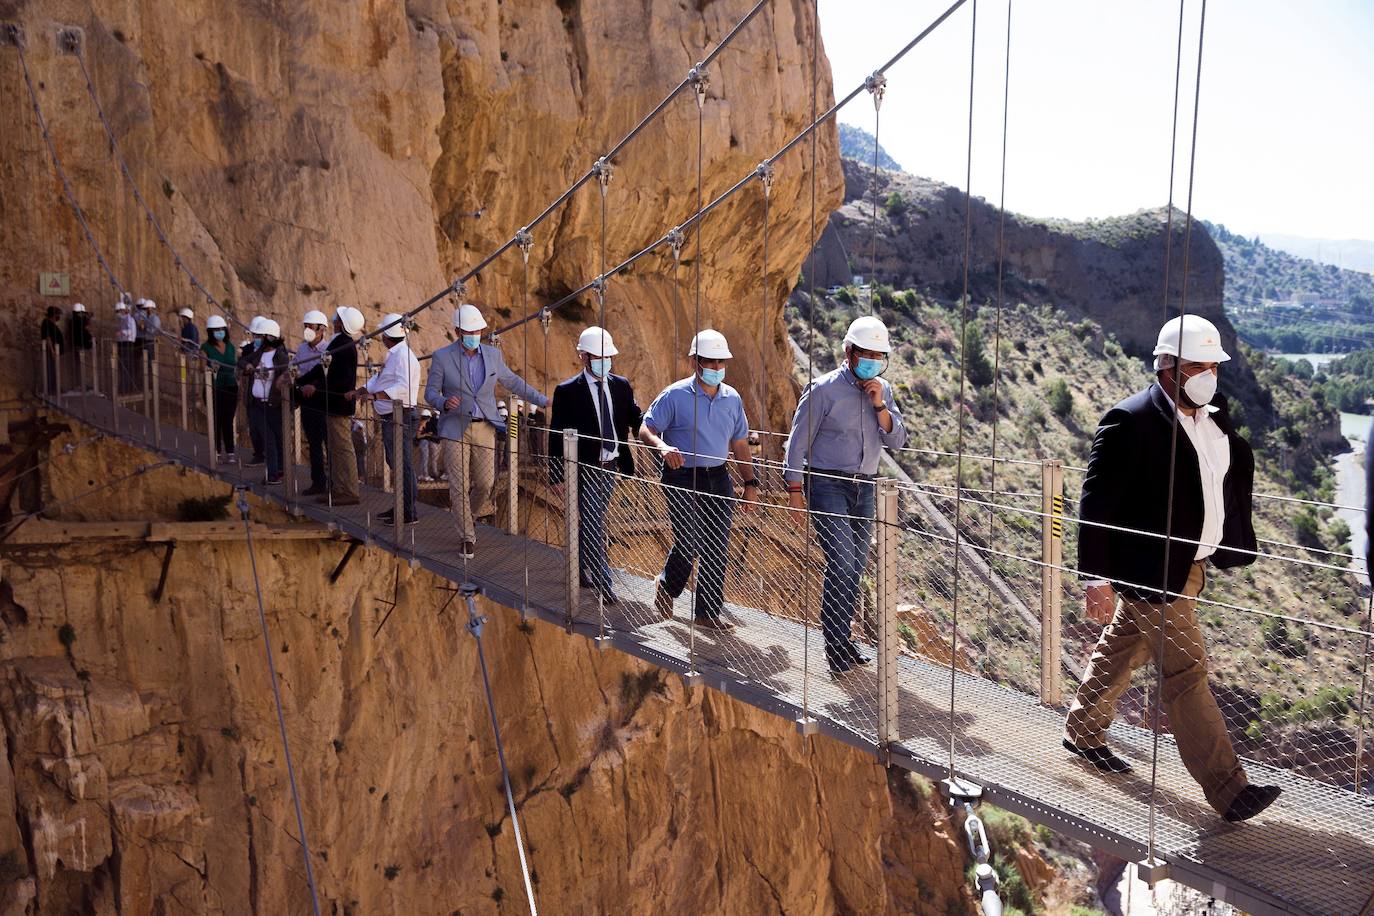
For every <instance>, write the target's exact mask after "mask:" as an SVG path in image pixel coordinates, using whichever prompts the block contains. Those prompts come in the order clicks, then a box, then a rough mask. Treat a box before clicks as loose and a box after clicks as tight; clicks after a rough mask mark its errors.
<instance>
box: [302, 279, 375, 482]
mask: <svg viewBox="0 0 1374 916" xmlns="http://www.w3.org/2000/svg"><path fill="white" fill-rule="evenodd" d="M363 322H364V319H363V313H362V312H360V311H359V310H358V309H355V308H353V307H352V306H349V305H341V306H339V307H338V308H337V309H336V310H335V311H334V336H333V337H331V338H330V339H329V344H328V345H327V346H326V347H325V348H324V355H323V356H321V357H320V361H319V362H317V363H315V364H314V365H313V366H312V367H311V368H310V369H309V370H308V371H307V372H306V373H305V374H304V375H302V376H301V377H300V378H298V379H297V380H296V386H297V388H298V389H299V390H300V394H301V397H302V398H304V399H306V400H310V399H312V398H314V397H315V396H316V394H317V393H318V392H323V393H324V412H325V426H326V432H327V436H328V447H327V451H326V454H327V457H328V462H329V467H328V474H327V476H328V477H329V492H328V493H326V494H324V495H323V496H319V497H316V498H317V500H318V501H319V502H327V503H330V504H331V505H335V506H356V505H357V504H358V502H359V501H360V499H361V494H360V492H359V489H360V487H359V480H358V463H357V457H356V455H355V454H354V450H353V401H352V400H350V399H349V398H348V394H349V392H351V391H353V389H355V388H357V387H358V336H359V335H360V334H362V332H363Z"/></svg>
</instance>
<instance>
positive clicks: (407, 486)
mask: <svg viewBox="0 0 1374 916" xmlns="http://www.w3.org/2000/svg"><path fill="white" fill-rule="evenodd" d="M381 327H382V334H381V337H382V343H384V344H385V345H386V359H385V360H383V361H382V367H381V368H380V369H378V370H377V372H376V374H374V375H373V376H372V378H370V379H368V380H367V384H365V385H363V387H361V388H359V389H357V390H356V391H353V392H352V393H351V394H350V398H351V399H352V400H354V401H362V400H369V401H372V402H373V403H372V407H373V409H374V410H376V411H377V418H378V419H379V420H380V421H381V430H380V435H381V437H382V451H383V452H385V453H386V463H387V465H388V466H390V467H391V469H392V471H393V472H394V471H395V469H396V463H397V462H398V461H399V462H400V466H401V511H402V513H403V515H402V518H403V520H404V521H405V523H406V524H407V525H413V524H415V522H416V521H417V516H416V515H415V458H414V454H415V404H416V402H417V401H419V399H420V361H419V360H418V359H416V358H415V354H414V353H413V352H411V349H410V342H409V341H408V340H407V339H406V338H407V334H408V332H407V330H406V326H405V320H404V319H403V318H402V316H401V315H400V314H398V313H396V312H392V313H391V314H389V315H384V316H383V317H382V325H381ZM394 402H400V407H399V408H397V407H396V404H395V403H394ZM397 423H399V424H401V454H399V455H397V454H395V451H396V445H395V442H394V439H395V435H396V434H395V426H396V424H397ZM377 520H378V521H380V522H381V523H382V524H383V525H394V524H395V523H396V510H395V509H394V508H391V509H387V510H385V511H384V512H381V513H379V514H378V515H377Z"/></svg>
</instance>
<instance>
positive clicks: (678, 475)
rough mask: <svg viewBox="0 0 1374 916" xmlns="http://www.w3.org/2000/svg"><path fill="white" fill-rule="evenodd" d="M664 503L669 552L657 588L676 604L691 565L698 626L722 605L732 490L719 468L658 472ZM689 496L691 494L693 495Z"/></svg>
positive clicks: (731, 511) (725, 472)
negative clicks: (694, 574) (660, 585)
mask: <svg viewBox="0 0 1374 916" xmlns="http://www.w3.org/2000/svg"><path fill="white" fill-rule="evenodd" d="M663 483H664V485H665V486H664V493H665V494H667V497H668V521H669V522H670V523H671V524H672V526H673V549H672V550H670V551H669V552H668V560H667V562H665V563H664V564H663V575H662V579H663V588H664V590H665V591H666V592H667V593H668V594H670V595H672V596H673V597H674V598H676V597H677V596H678V595H680V594H682V590H683V589H684V588H686V587H687V579H688V578H689V577H690V576H691V574H692V561H693V560H695V561H697V589H696V607H695V608H694V610H693V613H694V614H695V616H696V618H697V619H698V620H703V619H705V620H715V619H716V618H718V617H719V616H720V612H721V608H722V607H723V606H724V604H725V561H726V558H727V555H728V553H727V552H728V550H729V545H730V520H731V517H732V516H733V515H734V511H735V504H734V502H732V501H731V500H730V499H721V498H720V497H722V496H726V497H733V496H734V495H735V488H734V485H733V484H732V483H730V472H729V471H728V470H726V468H725V466H724V465H721V466H719V467H715V468H678V469H677V470H673V469H671V468H666V467H665V468H664V469H663ZM693 491H695V492H693Z"/></svg>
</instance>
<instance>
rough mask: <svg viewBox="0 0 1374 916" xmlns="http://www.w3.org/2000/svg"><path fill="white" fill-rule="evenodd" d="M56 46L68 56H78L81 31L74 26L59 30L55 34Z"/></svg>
mask: <svg viewBox="0 0 1374 916" xmlns="http://www.w3.org/2000/svg"><path fill="white" fill-rule="evenodd" d="M57 46H58V47H59V48H61V49H62V50H63V51H66V52H67V53H68V54H80V53H81V30H80V29H78V28H76V27H75V26H68V27H67V28H65V29H59V30H58V32H57Z"/></svg>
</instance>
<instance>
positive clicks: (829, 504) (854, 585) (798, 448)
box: [783, 316, 906, 675]
mask: <svg viewBox="0 0 1374 916" xmlns="http://www.w3.org/2000/svg"><path fill="white" fill-rule="evenodd" d="M890 351H891V345H890V344H889V342H888V335H887V327H886V325H884V324H883V323H882V321H880V320H879V319H877V318H874V317H871V316H866V317H863V318H856V319H855V320H854V322H853V323H852V324H850V326H849V331H848V333H846V334H845V335H844V356H845V361H844V364H843V365H842V366H840V367H839V368H838V369H835V370H834V371H832V372H828V373H826V374H825V375H823V376H821V377H820V378H818V379H815V380H814V381H812V382H811V384H810V385H808V386H807V387H806V390H805V391H803V392H802V397H801V401H800V402H799V403H798V404H797V412H796V415H795V416H793V417H792V434H791V435H790V436H789V437H788V439H787V470H786V472H785V473H784V474H783V477H784V479H785V480H786V481H787V502H788V505H789V506H790V507H791V508H792V509H793V510H795V511H794V512H793V513H792V515H793V519H794V521H795V522H796V523H797V524H798V525H803V524H805V523H806V521H805V520H806V515H807V509H808V508H809V509H810V510H811V523H812V524H813V525H814V526H815V528H816V538H817V540H819V542H820V545H821V549H822V550H823V551H825V581H824V586H823V587H822V591H821V628H822V630H823V631H824V633H825V657H826V661H827V662H829V664H830V672H831V674H835V675H839V674H844V673H845V672H846V671H848V670H850V669H851V668H853V667H854V666H855V665H864V664H867V663H868V662H870V661H872V659H871V658H870V657H869V656H867V655H865V654H864V653H862V652H860V651H859V649H858V647H857V646H855V645H854V643H853V641H852V640H851V638H850V628H851V626H852V625H853V620H854V603H855V601H856V600H857V598H858V594H859V579H860V577H861V576H862V575H863V571H864V567H865V566H866V565H867V564H868V546H869V541H870V540H871V538H872V533H873V495H874V494H873V475H874V474H876V473H877V472H878V462H879V460H880V459H881V458H882V454H883V449H884V448H901V447H902V446H903V445H905V444H906V425H905V424H904V423H903V422H902V415H901V414H900V413H899V412H898V411H897V406H896V404H895V403H894V402H893V399H892V386H891V385H889V384H888V383H887V382H886V381H884V380H883V379H882V378H880V377H879V376H880V375H881V373H882V371H883V369H884V367H885V363H886V360H887V355H888V353H889V352H890ZM803 481H804V482H803Z"/></svg>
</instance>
